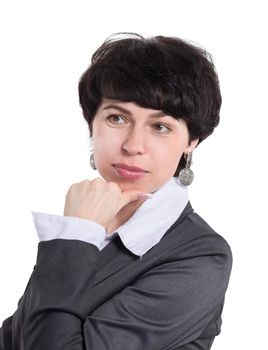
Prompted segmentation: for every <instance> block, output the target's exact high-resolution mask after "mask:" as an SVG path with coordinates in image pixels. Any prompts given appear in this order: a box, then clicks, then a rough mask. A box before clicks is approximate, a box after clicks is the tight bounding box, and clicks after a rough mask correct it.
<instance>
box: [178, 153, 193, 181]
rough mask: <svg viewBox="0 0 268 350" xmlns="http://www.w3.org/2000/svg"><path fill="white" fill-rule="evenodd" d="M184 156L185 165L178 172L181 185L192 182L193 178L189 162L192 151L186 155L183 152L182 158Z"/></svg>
mask: <svg viewBox="0 0 268 350" xmlns="http://www.w3.org/2000/svg"><path fill="white" fill-rule="evenodd" d="M185 156H186V165H185V168H183V169H182V170H181V171H180V173H179V180H180V182H181V184H182V185H184V186H189V185H191V183H192V182H193V179H194V173H193V171H192V170H191V169H190V166H191V162H192V152H190V153H188V154H187V155H185V154H184V158H185Z"/></svg>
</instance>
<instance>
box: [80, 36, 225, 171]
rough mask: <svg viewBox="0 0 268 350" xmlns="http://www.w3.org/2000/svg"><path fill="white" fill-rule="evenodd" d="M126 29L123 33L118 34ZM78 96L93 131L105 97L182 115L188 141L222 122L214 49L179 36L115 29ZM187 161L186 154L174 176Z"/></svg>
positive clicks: (205, 134) (201, 137)
mask: <svg viewBox="0 0 268 350" xmlns="http://www.w3.org/2000/svg"><path fill="white" fill-rule="evenodd" d="M118 34H119V35H122V34H123V35H124V36H125V37H123V38H118V37H116V36H117V35H118ZM78 90H79V101H80V105H81V107H82V111H83V116H84V118H85V119H86V121H87V123H88V126H89V130H90V135H92V122H93V119H94V116H95V114H96V112H97V109H98V107H99V105H100V104H101V100H102V98H103V97H106V98H111V99H117V100H121V101H125V102H135V103H137V104H138V105H139V106H141V107H144V108H150V109H157V110H162V111H163V112H164V113H166V114H168V115H170V116H172V117H174V118H175V119H183V120H184V121H185V122H186V125H187V128H188V131H189V144H190V143H191V141H192V140H195V139H197V138H199V142H198V143H200V142H202V141H203V140H204V139H205V138H206V137H208V136H209V135H210V134H212V132H213V130H214V128H215V127H216V126H217V125H218V123H219V112H220V107H221V101H222V100H221V93H220V87H219V80H218V75H217V73H216V70H215V67H214V63H213V60H212V57H211V55H210V54H209V53H208V52H207V51H206V50H205V49H203V48H201V47H197V46H195V45H192V44H190V43H189V42H187V41H185V40H182V39H180V38H177V37H166V36H155V37H149V38H144V37H143V36H141V35H139V34H136V33H122V32H120V33H116V34H114V35H112V36H111V37H109V38H108V39H106V40H105V41H104V43H103V44H102V45H101V46H100V47H99V48H98V49H97V50H96V51H95V52H94V54H93V55H92V59H91V64H90V66H89V67H88V69H87V70H86V71H85V72H84V73H83V75H82V76H81V78H80V81H79V86H78ZM184 166H185V159H184V157H181V160H180V162H179V164H178V167H177V170H176V172H175V174H174V176H178V174H179V171H180V170H181V169H182V168H183V167H184Z"/></svg>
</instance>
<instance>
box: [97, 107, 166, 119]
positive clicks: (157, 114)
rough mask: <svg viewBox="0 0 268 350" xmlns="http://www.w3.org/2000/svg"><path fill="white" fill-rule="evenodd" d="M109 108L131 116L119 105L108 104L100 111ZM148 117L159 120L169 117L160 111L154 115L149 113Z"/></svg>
mask: <svg viewBox="0 0 268 350" xmlns="http://www.w3.org/2000/svg"><path fill="white" fill-rule="evenodd" d="M109 108H114V109H118V110H119V111H121V112H123V113H125V114H127V115H132V113H131V112H130V111H129V110H128V109H126V108H124V107H121V106H119V105H116V104H109V105H107V106H105V107H104V108H103V109H102V110H105V109H109ZM149 117H150V118H160V117H169V115H167V114H166V113H164V112H162V111H159V112H156V113H151V114H150V115H149Z"/></svg>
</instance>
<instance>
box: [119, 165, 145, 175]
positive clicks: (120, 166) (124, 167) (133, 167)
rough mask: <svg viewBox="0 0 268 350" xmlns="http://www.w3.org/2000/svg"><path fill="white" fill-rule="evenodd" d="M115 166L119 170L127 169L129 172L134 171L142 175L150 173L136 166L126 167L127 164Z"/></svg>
mask: <svg viewBox="0 0 268 350" xmlns="http://www.w3.org/2000/svg"><path fill="white" fill-rule="evenodd" d="M113 166H115V167H117V168H121V169H125V170H128V171H134V172H136V173H137V172H142V173H148V171H147V170H145V169H142V168H139V167H136V166H132V165H126V164H122V163H118V164H113Z"/></svg>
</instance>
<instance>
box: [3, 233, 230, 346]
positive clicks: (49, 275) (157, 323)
mask: <svg viewBox="0 0 268 350" xmlns="http://www.w3.org/2000/svg"><path fill="white" fill-rule="evenodd" d="M98 252H99V251H98V249H97V248H96V247H95V246H93V245H92V244H88V243H84V242H80V241H71V240H70V241H68V240H53V241H48V242H41V243H39V252H38V258H37V264H36V267H35V269H34V271H33V274H32V276H31V279H30V282H29V284H28V288H27V289H26V292H25V295H24V296H23V298H22V299H21V300H20V303H19V306H18V309H17V311H16V313H15V314H14V315H13V318H12V322H11V319H9V321H6V323H5V322H4V324H3V327H2V329H1V332H0V344H1V350H10V349H12V350H19V349H20V350H22V349H23V350H34V349H35V350H36V349H38V350H47V349H50V350H63V349H64V350H74V349H75V350H84V349H87V350H102V349H103V350H104V349H105V350H114V349H116V350H126V349H127V350H132V349H133V350H134V349H135V350H139V349H146V350H158V349H159V350H160V349H177V348H178V347H181V346H183V345H184V344H186V343H188V342H190V341H192V340H194V339H196V338H197V337H198V336H199V335H200V334H201V333H202V332H203V330H204V329H205V327H206V326H207V324H208V323H209V322H210V320H211V319H212V318H213V316H214V313H215V309H216V308H217V306H219V305H220V304H221V303H222V302H223V298H224V294H225V291H226V288H227V284H228V280H229V274H230V268H231V264H230V253H229V252H227V251H226V253H222V254H219V255H211V256H210V255H204V256H195V257H194V258H193V259H191V258H189V259H183V260H176V259H172V260H171V261H166V262H164V263H161V264H159V265H158V266H155V267H154V268H152V269H150V270H148V271H147V272H146V273H144V274H143V275H142V276H140V277H139V278H138V280H137V281H136V282H135V283H134V284H133V285H131V286H128V287H126V288H125V289H124V290H123V291H121V292H120V293H118V294H117V295H115V296H114V297H113V298H112V299H110V300H108V301H107V302H105V303H104V304H102V305H101V306H100V307H99V308H97V309H96V310H95V311H94V312H93V313H91V314H88V310H89V309H90V306H91V300H90V292H91V288H92V280H93V279H94V274H95V269H96V261H97V257H98ZM11 323H12V324H11ZM6 337H8V339H6ZM3 344H4V345H3ZM5 344H12V348H11V347H7V345H5ZM167 344H169V346H168V347H167Z"/></svg>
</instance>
